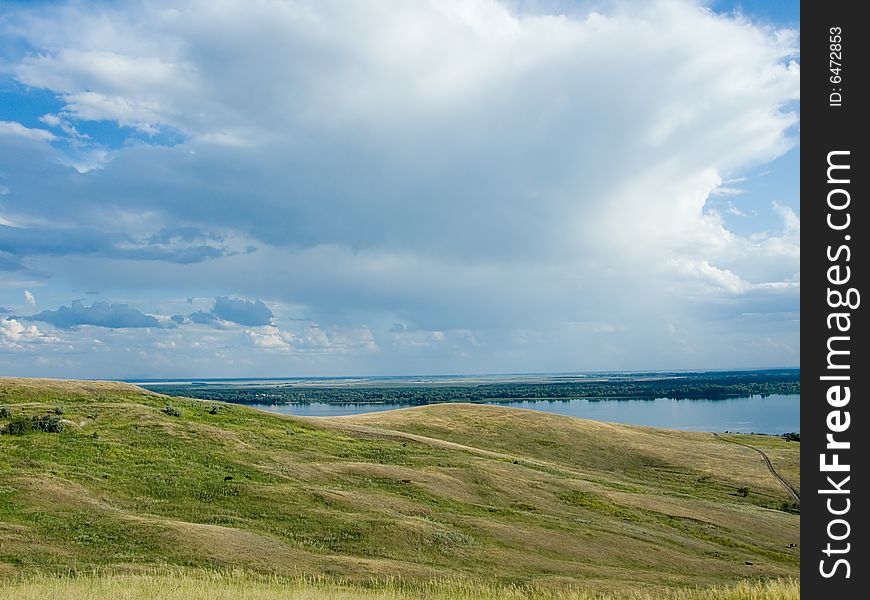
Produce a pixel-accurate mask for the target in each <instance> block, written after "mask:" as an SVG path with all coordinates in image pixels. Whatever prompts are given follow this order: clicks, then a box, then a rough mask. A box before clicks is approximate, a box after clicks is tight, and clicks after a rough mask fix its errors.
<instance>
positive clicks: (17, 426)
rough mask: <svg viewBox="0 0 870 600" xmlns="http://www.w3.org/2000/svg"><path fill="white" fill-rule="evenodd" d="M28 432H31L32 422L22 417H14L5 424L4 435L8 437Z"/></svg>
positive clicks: (28, 418)
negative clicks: (6, 434)
mask: <svg viewBox="0 0 870 600" xmlns="http://www.w3.org/2000/svg"><path fill="white" fill-rule="evenodd" d="M29 431H33V421H31V420H30V417H26V416H24V415H15V416H14V417H12V420H11V421H9V423H7V424H6V433H8V434H9V435H23V434H25V433H27V432H29Z"/></svg>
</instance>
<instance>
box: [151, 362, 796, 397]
mask: <svg viewBox="0 0 870 600" xmlns="http://www.w3.org/2000/svg"><path fill="white" fill-rule="evenodd" d="M143 387H146V388H148V389H150V390H153V391H155V392H160V393H162V394H167V395H172V396H188V397H192V398H201V399H205V400H223V401H225V402H236V403H242V404H253V403H278V404H280V403H308V402H325V403H359V404H367V403H387V404H412V405H414V404H432V403H436V402H492V401H508V402H510V401H517V402H519V401H523V400H544V399H565V400H568V399H572V398H588V399H596V398H599V399H619V398H625V399H628V398H632V399H653V398H675V399H689V398H706V399H713V400H716V399H725V398H737V397H747V396H753V395H762V396H766V395H770V394H799V393H800V371H799V370H797V369H783V370H771V371H733V372H714V373H680V374H661V373H657V374H647V375H644V374H634V375H615V376H610V377H608V378H606V379H604V380H602V379H601V378H596V379H595V380H588V381H584V380H578V379H576V378H572V379H570V380H568V381H559V380H558V379H555V380H553V381H547V382H503V383H481V384H475V385H471V384H469V385H463V384H461V383H460V384H456V383H449V384H441V385H437V384H433V385H414V384H409V385H401V384H393V385H389V386H378V385H358V386H341V387H326V386H323V387H320V386H317V387H314V386H299V385H291V384H278V385H276V384H259V385H227V384H208V385H202V384H198V385H165V384H164V385H144V386H143Z"/></svg>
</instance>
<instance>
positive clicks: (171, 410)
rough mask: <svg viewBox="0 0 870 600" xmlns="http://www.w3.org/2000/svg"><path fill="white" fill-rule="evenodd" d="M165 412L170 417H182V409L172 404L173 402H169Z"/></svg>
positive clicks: (164, 408) (164, 409)
mask: <svg viewBox="0 0 870 600" xmlns="http://www.w3.org/2000/svg"><path fill="white" fill-rule="evenodd" d="M163 412H165V413H166V414H167V415H169V416H170V417H180V416H181V411H180V410H178V409H177V408H175V407H174V406H172V405H171V404H167V405H166V406H164V407H163Z"/></svg>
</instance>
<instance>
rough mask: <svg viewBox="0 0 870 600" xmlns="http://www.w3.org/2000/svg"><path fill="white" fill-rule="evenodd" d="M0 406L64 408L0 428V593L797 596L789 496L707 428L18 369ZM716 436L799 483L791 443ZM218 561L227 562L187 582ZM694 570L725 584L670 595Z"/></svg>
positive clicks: (33, 410)
mask: <svg viewBox="0 0 870 600" xmlns="http://www.w3.org/2000/svg"><path fill="white" fill-rule="evenodd" d="M0 405H2V406H6V407H7V408H8V410H7V412H10V413H11V415H12V416H7V417H0V427H4V428H6V427H8V424H9V422H11V420H12V419H14V418H16V415H18V416H19V417H20V415H26V416H38V415H49V414H55V415H57V416H59V417H60V418H62V419H63V422H64V424H65V428H64V430H63V431H62V432H60V433H46V432H41V431H34V432H29V433H25V434H23V435H0V455H2V456H3V457H4V460H3V461H2V463H0V581H2V582H3V583H2V584H0V585H2V586H7V588H8V589H14V590H15V597H16V598H17V597H21V598H29V597H33V598H36V597H37V596H39V597H40V598H43V597H46V596H48V597H68V598H76V599H78V598H91V597H93V598H99V597H119V598H131V599H132V598H146V597H156V596H152V595H149V593H150V592H149V591H148V590H149V589H163V590H181V591H178V592H177V593H178V594H181V593H182V592H184V593H185V594H187V595H177V596H168V595H163V596H159V597H167V598H168V597H179V598H181V597H184V598H197V597H203V598H205V597H208V598H210V599H214V598H223V597H227V598H229V597H233V598H237V597H246V598H247V597H250V598H272V597H276V598H277V597H282V598H284V597H298V598H318V599H319V598H336V599H343V598H351V597H352V598H424V597H425V598H430V597H431V598H448V597H449V598H469V599H471V598H480V599H481V600H483V599H488V598H496V597H498V598H503V597H504V598H510V597H512V596H506V595H504V594H506V593H512V594H515V597H518V598H519V597H539V598H547V597H552V598H554V599H561V598H565V599H567V598H578V599H584V598H591V597H594V596H593V594H598V593H606V594H615V595H616V596H614V597H626V598H638V599H646V598H686V599H690V598H691V599H694V598H710V599H711V600H718V599H720V598H721V599H725V598H728V599H730V598H734V599H738V598H741V599H742V598H747V599H748V598H791V597H794V598H797V597H798V596H799V593H798V591H797V584H796V583H795V582H794V581H791V580H790V578H796V577H797V576H798V562H799V547H798V546H797V545H796V544H797V543H798V541H799V531H800V516H799V514H797V511H799V508H798V507H797V506H796V505H795V504H794V503H793V502H792V501H791V500H792V499H791V498H790V496H789V495H788V492H787V491H786V490H785V489H784V488H783V487H782V486H781V484H780V483H779V482H778V481H777V480H776V479H774V478H773V477H772V476H771V474H770V473H769V471H768V470H767V467H766V465H765V463H764V461H763V460H762V458H761V457H760V456H759V455H758V454H757V453H756V452H754V451H753V450H752V449H751V448H746V447H744V446H740V445H738V444H733V443H729V442H728V441H727V440H720V439H716V438H714V437H713V436H712V435H710V434H703V433H685V432H676V431H666V430H659V429H650V428H642V427H631V426H624V425H614V424H606V423H599V422H594V421H585V420H580V419H574V418H570V417H562V416H557V415H550V414H545V413H538V412H534V411H523V410H519V409H510V408H503V407H495V406H481V405H463V404H453V405H433V406H426V407H420V408H414V409H407V410H400V411H391V412H386V413H378V414H376V415H375V414H372V415H363V416H356V417H350V418H337V419H329V420H326V419H324V420H318V419H304V418H292V417H284V416H280V415H274V414H267V413H263V412H258V411H255V410H252V409H248V408H245V407H242V406H235V405H224V404H220V403H216V402H206V401H197V400H190V399H183V398H167V397H164V396H159V395H157V394H151V393H148V392H145V391H143V390H141V389H139V388H136V387H134V386H129V385H124V384H115V383H92V382H87V383H85V382H61V381H37V380H19V379H0ZM167 407H171V408H167ZM734 437H736V438H737V439H739V440H740V441H741V442H743V443H746V444H750V445H754V446H756V447H760V448H762V449H763V450H764V451H765V452H766V453H767V454H768V456H770V458H771V460H772V461H773V463H774V466H775V467H776V469H777V470H778V471H779V472H780V473H781V474H783V475H784V476H786V477H787V478H788V479H789V480H790V482H791V483H792V484H793V485H795V486H796V487H797V486H798V485H799V481H798V478H799V475H800V474H799V455H800V444H799V443H795V442H786V441H784V440H781V439H777V438H770V437H763V436H734ZM166 569H170V570H172V569H175V570H180V571H178V573H181V574H180V575H179V574H178V573H176V574H174V575H173V574H166V573H165V572H164V571H165V570H166ZM226 569H234V570H237V571H239V572H240V573H242V574H243V575H240V576H237V577H236V576H234V577H230V576H223V575H221V576H216V575H208V576H207V574H208V573H214V572H216V571H217V572H223V571H222V570H226ZM95 570H96V572H97V573H99V574H100V576H98V577H91V576H84V577H61V578H56V577H54V575H69V574H73V575H75V574H88V573H91V572H93V571H95ZM143 573H145V574H144V575H143ZM22 578H23V579H22ZM270 578H271V579H270ZM299 578H303V579H299ZM311 578H316V581H313V582H312V579H311ZM445 580H446V581H447V582H448V583H446V584H445V583H444V581H445ZM745 580H748V581H750V583H740V582H741V581H745ZM766 581H771V583H765V582H766ZM433 582H435V583H433ZM438 582H441V583H438ZM752 582H754V583H752ZM9 586H14V588H9ZM52 586H53V587H52ZM112 586H114V588H113V587H112ZM294 586H295V587H294ZM348 586H350V587H348ZM359 586H363V587H359ZM439 586H440V587H439ZM463 586H464V587H463ZM711 586H720V587H722V586H724V587H725V588H727V589H728V590H729V591H723V590H722V589H719V590H718V591H709V594H708V595H703V594H706V593H707V592H699V591H692V592H684V591H680V590H685V589H686V588H699V587H700V588H710V587H711ZM734 586H738V587H734ZM740 586H742V587H740ZM765 586H767V587H765ZM107 589H108V590H111V589H117V590H119V592H118V593H121V592H123V594H126V595H110V596H107V595H106V593H104V591H100V590H107ZM288 589H289V590H292V592H293V594H296V595H295V596H287V595H286V592H287V590H288ZM52 590H55V591H52ZM360 590H367V591H364V593H365V594H368V595H360V594H362V593H363V592H361V591H360ZM463 590H464V591H463ZM2 591H3V588H2V587H0V596H2V595H3V594H2ZM167 593H168V592H167ZM173 593H176V592H173ZM459 593H464V594H465V595H464V596H463V595H458V594H459ZM28 594H30V595H28ZM88 594H90V595H88ZM137 594H138V595H137ZM197 594H199V595H197ZM517 594H525V595H524V596H523V595H517ZM572 594H573V595H572ZM632 594H634V595H632ZM675 594H676V595H675ZM680 594H683V595H680ZM686 594H688V595H686ZM710 594H712V595H710ZM717 594H718V595H717ZM729 594H730V595H729ZM741 594H742V595H741Z"/></svg>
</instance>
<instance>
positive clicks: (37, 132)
mask: <svg viewBox="0 0 870 600" xmlns="http://www.w3.org/2000/svg"><path fill="white" fill-rule="evenodd" d="M2 135H10V136H18V137H22V138H25V139H28V140H36V141H40V142H50V141H52V140H54V139H55V137H54V134H53V133H51V132H50V131H46V130H45V129H34V128H30V127H25V126H24V125H22V124H21V123H18V122H16V121H0V136H2Z"/></svg>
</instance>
